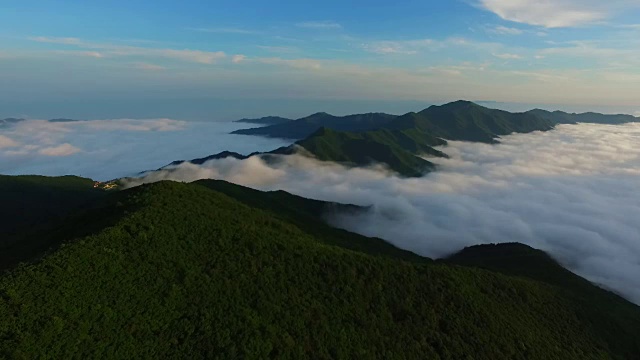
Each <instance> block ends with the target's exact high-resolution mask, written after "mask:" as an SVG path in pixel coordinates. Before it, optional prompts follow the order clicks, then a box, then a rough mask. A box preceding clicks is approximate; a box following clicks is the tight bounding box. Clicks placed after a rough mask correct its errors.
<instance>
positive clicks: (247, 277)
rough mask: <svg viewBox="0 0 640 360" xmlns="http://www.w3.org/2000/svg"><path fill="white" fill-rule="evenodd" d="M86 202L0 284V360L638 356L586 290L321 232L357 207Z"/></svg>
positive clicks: (136, 192)
mask: <svg viewBox="0 0 640 360" xmlns="http://www.w3.org/2000/svg"><path fill="white" fill-rule="evenodd" d="M223 192H224V193H226V194H229V195H225V194H223ZM96 201H97V202H98V204H96V205H94V206H93V207H89V208H87V207H84V208H83V209H84V210H83V211H82V218H81V221H82V222H81V223H76V225H78V226H79V227H82V228H87V229H89V228H92V229H93V230H92V231H91V232H90V233H89V234H83V235H78V234H77V233H75V232H70V233H69V236H68V237H67V239H66V240H64V241H63V244H62V246H60V247H59V248H58V249H55V250H52V251H50V252H49V253H48V254H47V255H46V256H44V257H43V258H39V259H32V260H31V261H29V262H28V263H27V264H24V265H22V266H19V267H15V268H13V269H12V270H10V271H8V272H5V273H4V274H3V275H2V276H1V277H0V317H1V318H2V319H3V321H2V322H0V357H4V358H16V359H33V358H72V357H77V358H188V359H194V358H219V359H229V358H256V359H257V358H290V359H299V358H308V357H311V358H384V359H389V358H397V359H411V358H415V359H471V358H473V359H554V358H557V359H603V358H604V359H606V358H612V359H633V358H634V357H635V356H636V355H637V354H638V353H640V339H638V338H637V337H636V336H635V335H636V331H637V329H638V328H640V309H639V308H638V307H637V306H635V305H632V304H630V303H628V302H626V301H624V300H622V299H620V298H618V297H616V296H614V295H611V294H610V293H606V292H604V291H603V290H600V289H598V288H596V287H594V286H593V285H591V284H588V283H585V285H584V287H574V286H565V284H563V283H557V282H555V281H550V280H549V279H546V278H536V277H535V276H528V275H527V274H526V273H523V271H521V270H518V269H515V270H513V269H512V268H511V267H504V268H500V269H497V271H494V270H485V269H478V268H476V266H479V265H483V266H486V263H487V262H486V261H482V260H478V258H481V257H482V253H480V254H479V255H478V256H475V255H474V256H470V257H469V256H467V257H466V258H471V259H475V260H474V261H473V262H472V263H470V264H465V266H460V265H457V264H451V263H450V262H446V261H445V262H437V263H434V262H432V261H430V260H429V259H424V258H419V257H417V256H415V255H410V254H408V253H406V252H403V251H400V250H397V249H395V250H394V249H393V248H392V247H390V246H389V247H388V248H387V249H385V248H384V246H382V245H380V244H381V240H378V239H368V238H364V237H362V236H358V235H354V234H351V233H348V232H345V231H342V230H336V229H332V228H330V227H328V226H325V225H321V224H320V220H321V218H322V214H323V213H325V212H326V211H333V210H335V211H366V209H363V208H358V207H353V206H343V205H338V204H328V203H322V202H316V201H313V200H307V199H303V198H299V197H296V196H293V195H290V194H287V193H282V192H274V193H259V192H255V191H254V190H249V189H246V188H242V187H238V186H234V185H230V184H227V183H223V182H216V181H202V182H198V183H194V184H180V183H173V182H160V183H156V184H151V185H145V186H141V187H137V188H133V189H129V190H125V191H112V192H108V193H106V194H105V195H104V196H103V197H100V198H99V199H98V200H96ZM296 209H299V210H298V211H296ZM336 209H337V210H336ZM104 214H110V215H109V216H107V217H109V218H110V222H107V223H105V222H104V219H103V217H104V216H105V215H104ZM78 219H80V218H76V217H67V218H65V219H63V220H62V222H63V223H64V222H67V223H68V222H73V221H76V220H78ZM63 228H64V227H63ZM67 229H71V228H67ZM41 236H43V237H46V236H48V235H47V234H46V233H42V234H41ZM425 236H428V234H425ZM368 241H370V243H367V242H368ZM351 242H353V243H354V244H357V245H355V246H352V245H350V243H351ZM368 244H371V247H370V248H369V247H368ZM387 250H388V251H387ZM508 252H509V250H508V249H507V250H506V253H508ZM503 255H504V253H503ZM529 259H530V261H528V262H527V263H526V264H527V265H526V266H530V267H533V268H535V267H537V266H545V267H547V268H548V269H549V271H557V274H558V276H565V275H564V272H563V271H566V270H564V269H562V268H558V269H556V268H553V267H549V266H548V263H547V262H546V260H544V259H543V260H544V261H542V262H538V260H537V258H536V257H530V258H529ZM554 278H555V276H551V279H554ZM585 289H587V290H585ZM595 293H598V294H609V295H608V296H610V297H611V298H610V299H608V300H607V297H606V296H604V297H600V295H594V294H595ZM603 299H604V300H603ZM611 309H615V311H610V310H611ZM612 334H613V335H612Z"/></svg>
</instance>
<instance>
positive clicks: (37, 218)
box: [0, 175, 106, 269]
mask: <svg viewBox="0 0 640 360" xmlns="http://www.w3.org/2000/svg"><path fill="white" fill-rule="evenodd" d="M93 186H94V182H93V180H91V179H85V178H80V177H76V176H63V177H54V178H52V177H45V176H4V175H0V204H2V206H0V229H1V230H2V231H1V233H2V236H0V269H2V268H4V267H6V266H9V265H11V264H14V263H15V262H17V261H20V260H23V259H25V258H29V257H30V256H33V255H35V254H37V253H39V252H41V251H43V250H44V249H46V248H48V247H49V246H51V245H52V243H51V242H50V241H48V240H47V239H44V238H42V237H40V234H41V233H47V232H49V233H51V232H54V231H55V230H56V229H57V228H58V227H60V222H61V221H62V220H64V219H65V218H67V217H69V216H72V215H73V214H76V213H80V212H82V211H83V209H86V208H87V207H90V206H93V204H95V203H96V200H98V199H100V198H102V197H103V196H104V195H105V194H106V192H105V191H103V190H101V189H97V188H94V187H93Z"/></svg>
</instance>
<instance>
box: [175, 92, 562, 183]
mask: <svg viewBox="0 0 640 360" xmlns="http://www.w3.org/2000/svg"><path fill="white" fill-rule="evenodd" d="M556 124H557V122H554V121H552V120H550V119H547V118H543V117H541V116H539V115H537V114H535V113H531V112H527V113H510V112H507V111H503V110H495V109H489V108H486V107H483V106H480V105H477V104H475V103H473V102H469V101H456V102H452V103H449V104H446V105H442V106H431V107H429V108H427V109H425V110H423V111H420V112H418V113H415V112H411V113H408V114H405V115H402V116H394V115H389V114H381V113H369V114H359V115H350V116H343V117H337V116H332V115H329V114H326V113H317V114H314V115H311V116H308V117H306V118H302V119H299V120H294V121H289V122H282V123H278V124H276V125H270V126H266V127H262V128H255V129H246V130H238V131H234V132H233V133H234V134H251V135H259V136H269V137H284V138H293V139H297V138H302V139H301V140H298V141H297V142H295V144H294V145H292V146H290V147H288V148H281V149H277V150H274V151H272V152H268V153H254V154H250V155H248V156H244V155H240V154H231V153H227V152H223V153H220V154H216V155H212V156H208V157H205V158H201V159H195V160H192V161H191V162H192V163H197V164H202V163H204V162H206V161H208V160H213V159H220V158H225V157H229V156H231V157H235V158H238V159H243V158H246V157H250V156H263V157H264V156H266V155H272V154H285V155H286V154H292V153H296V152H300V151H299V150H301V149H302V150H303V151H302V152H301V153H303V154H309V155H311V156H313V157H315V158H317V159H319V160H322V161H332V162H336V163H340V164H343V165H346V166H368V165H372V164H382V165H385V166H387V167H388V168H389V169H390V170H392V171H394V172H396V173H397V174H399V175H401V176H406V177H419V176H422V175H424V174H425V173H427V172H429V171H432V170H434V169H435V165H434V164H433V163H432V162H430V161H428V160H426V159H425V157H427V158H428V157H447V155H446V154H445V153H444V152H442V151H440V150H438V149H435V148H434V147H437V146H444V145H446V144H447V140H462V141H478V142H484V143H496V142H497V141H498V140H497V139H498V138H499V136H503V135H508V134H511V133H514V132H519V133H527V132H532V131H548V130H551V129H553V128H554V126H555V125H556ZM181 162H183V161H178V162H173V163H172V164H170V165H177V164H180V163H181Z"/></svg>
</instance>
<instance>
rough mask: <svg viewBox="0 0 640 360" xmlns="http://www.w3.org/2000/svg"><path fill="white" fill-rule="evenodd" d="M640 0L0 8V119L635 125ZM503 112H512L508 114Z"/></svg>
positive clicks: (131, 2)
mask: <svg viewBox="0 0 640 360" xmlns="http://www.w3.org/2000/svg"><path fill="white" fill-rule="evenodd" d="M638 19H640V1H639V0H609V1H606V2H604V1H600V0H442V1H415V0H398V1H393V2H392V1H380V0H368V1H344V0H342V1H336V0H324V1H291V0H284V1H279V2H277V3H274V2H272V1H260V0H248V1H180V2H177V1H168V0H157V1H136V0H127V1H123V0H112V1H102V2H98V1H83V2H80V1H71V0H37V1H35V0H21V1H10V0H3V1H0V117H8V116H20V117H28V118H53V117H73V118H86V119H96V118H101V119H107V118H178V119H185V120H230V119H234V118H238V117H245V116H262V115H271V114H273V115H282V116H290V117H297V116H303V115H308V114H310V113H313V112H317V111H328V112H333V113H337V114H345V113H350V112H365V111H387V112H392V113H403V112H408V111H412V110H420V108H422V107H426V105H428V104H432V103H442V102H447V101H452V100H457V99H467V100H476V101H481V100H485V101H495V102H497V103H505V104H514V103H515V104H520V105H519V106H520V107H521V108H522V110H524V109H525V108H527V107H528V106H532V105H534V104H535V105H540V106H542V107H546V108H550V109H567V110H571V111H587V110H599V111H603V112H626V113H636V112H637V111H640V104H639V103H638V100H637V99H639V98H640V85H638V84H640V21H638ZM509 106H511V107H513V105H509Z"/></svg>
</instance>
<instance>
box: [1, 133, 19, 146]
mask: <svg viewBox="0 0 640 360" xmlns="http://www.w3.org/2000/svg"><path fill="white" fill-rule="evenodd" d="M19 145H20V144H19V143H18V142H17V141H15V140H13V139H11V138H9V137H6V136H4V135H0V149H4V148H10V147H16V146H19Z"/></svg>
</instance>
